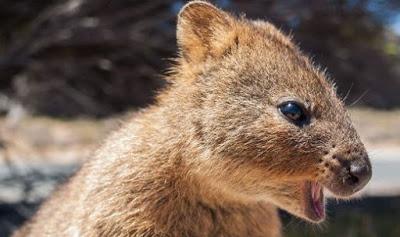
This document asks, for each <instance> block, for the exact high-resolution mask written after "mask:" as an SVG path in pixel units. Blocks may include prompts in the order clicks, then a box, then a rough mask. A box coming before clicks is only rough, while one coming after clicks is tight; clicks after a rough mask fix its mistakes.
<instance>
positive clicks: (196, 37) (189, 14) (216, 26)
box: [177, 1, 234, 62]
mask: <svg viewBox="0 0 400 237" xmlns="http://www.w3.org/2000/svg"><path fill="white" fill-rule="evenodd" d="M233 21H234V19H233V17H232V16H230V15H229V14H228V13H226V12H224V11H222V10H220V9H218V8H216V7H215V6H213V5H212V4H211V3H208V2H204V1H192V2H189V3H188V4H186V5H185V6H184V7H183V8H182V10H181V11H180V12H179V15H178V25H177V40H178V46H179V48H180V52H181V54H182V56H183V58H184V59H185V60H187V61H189V62H201V61H203V60H205V58H207V57H208V56H212V57H215V56H218V55H220V54H222V53H223V51H224V50H226V48H227V44H228V42H227V41H228V40H229V38H231V37H230V36H229V35H230V34H229V33H231V34H232V23H233Z"/></svg>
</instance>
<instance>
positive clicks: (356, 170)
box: [343, 161, 372, 191]
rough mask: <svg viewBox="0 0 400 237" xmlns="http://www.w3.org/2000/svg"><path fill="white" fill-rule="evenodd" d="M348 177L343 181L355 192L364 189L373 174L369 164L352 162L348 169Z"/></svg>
mask: <svg viewBox="0 0 400 237" xmlns="http://www.w3.org/2000/svg"><path fill="white" fill-rule="evenodd" d="M347 170H348V175H347V177H346V178H345V179H344V180H343V181H344V183H345V184H346V185H349V186H350V187H351V188H352V189H353V190H354V191H359V190H360V189H362V188H363V187H364V186H365V185H366V184H367V183H368V181H369V180H370V179H371V176H372V172H371V166H370V165H369V162H365V161H364V162H352V163H350V165H349V167H348V169H347Z"/></svg>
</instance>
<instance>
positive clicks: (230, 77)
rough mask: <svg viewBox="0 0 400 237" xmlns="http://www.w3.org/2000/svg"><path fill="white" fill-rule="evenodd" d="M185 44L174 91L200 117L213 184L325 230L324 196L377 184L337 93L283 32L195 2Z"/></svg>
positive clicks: (198, 128) (180, 30)
mask: <svg viewBox="0 0 400 237" xmlns="http://www.w3.org/2000/svg"><path fill="white" fill-rule="evenodd" d="M177 39H178V46H179V48H180V58H179V59H178V61H179V65H178V66H177V70H176V73H177V74H180V75H179V76H178V77H177V78H181V80H178V81H177V82H174V84H175V87H178V88H180V89H179V91H181V92H180V93H186V94H185V95H184V96H182V95H180V96H181V97H180V98H182V100H183V101H190V103H191V107H193V108H195V109H194V110H193V113H192V114H191V115H190V116H191V117H192V118H193V121H192V122H193V124H192V125H193V131H194V134H195V136H194V139H196V140H197V142H198V144H201V146H200V147H201V149H202V150H203V151H204V153H206V154H207V155H206V156H204V157H206V158H200V159H199V160H200V163H201V162H203V163H204V164H203V166H202V165H200V166H199V170H200V171H201V173H202V174H204V176H205V177H208V178H209V182H210V183H214V184H215V186H216V187H218V188H221V190H222V189H223V190H227V191H228V192H230V193H231V194H232V195H238V196H244V197H248V198H254V199H256V200H260V199H263V200H268V201H270V202H272V203H274V204H276V205H277V206H279V207H281V208H283V209H285V210H287V211H288V212H291V213H293V214H294V215H297V216H299V217H302V218H305V219H307V220H310V221H313V222H319V221H322V220H323V219H324V217H325V201H324V199H325V198H324V190H329V191H330V192H331V193H333V194H334V195H335V196H337V197H342V198H345V197H348V196H350V195H352V194H354V193H355V192H357V191H359V190H360V189H361V188H363V187H364V186H365V184H366V183H367V182H368V181H369V179H370V177H371V165H370V162H369V159H368V155H367V152H366V150H365V148H364V146H363V144H362V143H361V141H360V139H359V137H358V135H357V132H356V131H355V130H354V128H353V126H352V123H351V121H350V119H349V116H348V114H347V112H346V110H345V108H344V106H343V103H342V102H341V100H339V99H338V97H337V95H336V92H335V89H334V87H333V86H332V84H331V83H330V82H328V81H327V79H326V76H325V75H324V73H323V72H321V71H320V70H318V68H316V67H315V66H314V65H313V64H312V63H311V62H310V60H309V59H308V58H307V57H305V56H304V55H303V54H302V53H301V52H300V50H299V49H298V48H297V47H296V46H295V45H294V44H293V43H292V42H291V40H290V38H288V37H287V36H285V35H284V34H283V33H281V32H280V31H279V30H277V29H276V28H275V27H274V26H273V25H271V24H269V23H267V22H264V21H252V20H248V19H245V18H243V17H242V18H237V17H234V16H232V15H230V14H228V13H226V12H224V11H222V10H220V9H218V8H216V7H214V6H213V5H211V4H210V3H207V2H202V1H194V2H190V3H188V4H187V5H185V6H184V7H183V9H182V10H181V12H180V13H179V16H178V26H177ZM182 91H185V92H182ZM182 103H187V102H182Z"/></svg>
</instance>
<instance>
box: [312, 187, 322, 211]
mask: <svg viewBox="0 0 400 237" xmlns="http://www.w3.org/2000/svg"><path fill="white" fill-rule="evenodd" d="M321 189H322V187H321V185H319V184H318V183H316V182H312V183H311V198H312V204H313V208H314V211H315V213H316V214H317V216H318V217H320V218H322V217H323V216H324V209H323V206H322V201H321Z"/></svg>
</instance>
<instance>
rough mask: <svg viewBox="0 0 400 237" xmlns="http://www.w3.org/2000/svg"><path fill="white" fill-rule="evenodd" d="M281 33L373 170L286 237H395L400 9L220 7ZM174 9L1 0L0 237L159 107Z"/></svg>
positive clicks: (393, 0) (347, 4)
mask: <svg viewBox="0 0 400 237" xmlns="http://www.w3.org/2000/svg"><path fill="white" fill-rule="evenodd" d="M213 2H214V3H215V4H216V5H218V6H219V7H221V8H223V9H226V10H228V11H231V12H235V13H236V14H241V13H245V14H246V16H247V17H250V18H253V19H265V20H268V21H271V22H273V23H274V24H276V25H277V26H278V27H279V28H280V29H282V30H283V31H284V32H287V33H290V34H292V35H293V38H294V40H295V41H296V42H297V43H298V44H299V45H300V47H301V48H302V49H303V51H305V52H306V53H307V54H308V55H310V56H311V57H312V58H313V59H314V60H315V61H316V62H318V63H319V64H320V65H321V66H322V67H323V68H327V72H328V74H329V75H330V76H331V77H332V79H333V80H334V81H335V82H336V84H337V86H338V92H339V95H340V96H341V97H342V98H345V102H346V104H347V105H348V107H349V109H350V113H351V115H352V118H353V121H354V123H355V125H356V127H357V128H358V130H359V132H360V135H361V137H362V139H363V140H364V142H365V143H366V146H367V149H368V150H369V152H370V155H371V159H372V163H373V166H374V175H373V179H372V181H371V183H370V184H369V185H368V187H367V188H366V189H365V190H364V192H363V198H362V199H357V200H353V201H347V202H337V201H335V200H331V201H330V202H329V207H328V209H329V213H328V214H329V220H328V221H327V223H325V224H323V225H321V226H317V227H316V226H312V225H310V224H306V223H304V222H302V221H300V220H299V219H296V218H293V217H290V216H289V215H287V214H286V213H282V217H283V219H284V227H285V229H284V231H285V234H286V236H351V237H354V236H371V237H375V236H376V237H378V236H386V237H388V236H396V237H398V236H400V225H399V220H400V157H399V156H400V155H399V154H400V110H399V108H400V1H397V0H382V1H380V0H375V1H372V0H338V1H331V0H308V1H300V0H287V1H267V0H265V1H263V0H258V1H257V0H218V1H213ZM184 3H185V1H175V0H152V1H136V0H19V1H15V0H0V78H1V79H0V236H9V235H10V233H11V231H12V230H13V229H15V228H17V227H18V226H19V225H21V224H22V223H23V221H24V220H26V219H27V218H29V217H30V216H31V215H32V214H33V213H34V211H35V210H36V208H37V206H38V205H39V204H40V203H41V201H42V200H43V199H44V198H45V197H46V196H48V195H49V193H50V192H51V191H52V190H53V189H54V186H55V185H56V184H57V183H59V182H62V181H64V180H65V179H66V178H68V177H69V176H70V175H71V174H72V173H73V172H74V171H75V170H76V169H77V168H78V167H79V164H80V163H81V162H82V161H84V160H85V159H87V158H88V159H90V151H91V150H92V149H93V148H94V147H95V146H96V144H98V143H99V142H101V140H102V139H103V138H104V136H105V135H106V134H107V133H108V132H109V131H110V130H113V129H115V128H116V127H118V125H119V124H120V121H122V120H123V119H124V118H125V117H127V116H134V115H133V114H134V111H135V110H137V109H138V108H141V107H145V106H146V105H148V104H149V103H151V102H152V101H153V96H154V94H155V92H156V91H157V90H159V89H160V88H162V87H163V86H164V82H163V80H162V74H163V72H165V71H166V70H167V68H168V66H169V65H170V62H169V59H170V58H173V57H174V56H175V55H176V42H175V41H176V39H175V23H176V14H177V13H178V11H179V9H180V8H181V7H182V5H183V4H184Z"/></svg>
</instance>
